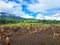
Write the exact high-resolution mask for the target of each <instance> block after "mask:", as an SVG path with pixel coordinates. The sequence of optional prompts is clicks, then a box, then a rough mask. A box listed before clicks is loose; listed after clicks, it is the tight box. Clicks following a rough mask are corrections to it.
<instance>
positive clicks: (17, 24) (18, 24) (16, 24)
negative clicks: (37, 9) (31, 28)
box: [0, 23, 60, 26]
mask: <svg viewBox="0 0 60 45" xmlns="http://www.w3.org/2000/svg"><path fill="white" fill-rule="evenodd" d="M30 24H38V25H41V24H42V23H15V24H2V25H0V26H5V25H6V26H21V25H30ZM49 25H50V24H43V26H49ZM55 25H56V26H60V24H55Z"/></svg>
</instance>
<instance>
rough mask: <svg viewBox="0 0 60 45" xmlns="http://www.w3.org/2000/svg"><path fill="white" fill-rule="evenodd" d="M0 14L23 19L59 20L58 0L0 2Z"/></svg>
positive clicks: (2, 0)
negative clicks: (9, 14)
mask: <svg viewBox="0 0 60 45" xmlns="http://www.w3.org/2000/svg"><path fill="white" fill-rule="evenodd" d="M0 12H7V13H11V14H15V15H16V16H20V17H23V18H35V19H46V20H60V0H0Z"/></svg>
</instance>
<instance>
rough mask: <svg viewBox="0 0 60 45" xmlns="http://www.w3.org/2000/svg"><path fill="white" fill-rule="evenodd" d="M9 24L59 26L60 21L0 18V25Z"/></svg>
mask: <svg viewBox="0 0 60 45" xmlns="http://www.w3.org/2000/svg"><path fill="white" fill-rule="evenodd" d="M9 23H43V24H60V20H38V19H20V20H15V19H11V18H0V24H9Z"/></svg>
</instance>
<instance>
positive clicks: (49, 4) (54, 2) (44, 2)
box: [26, 0, 60, 12]
mask: <svg viewBox="0 0 60 45" xmlns="http://www.w3.org/2000/svg"><path fill="white" fill-rule="evenodd" d="M38 2H39V3H33V4H26V5H27V6H28V7H27V9H28V10H30V11H32V12H45V11H46V10H47V9H52V8H58V7H60V0H38Z"/></svg>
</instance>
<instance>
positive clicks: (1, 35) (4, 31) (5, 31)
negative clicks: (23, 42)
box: [0, 24, 60, 45]
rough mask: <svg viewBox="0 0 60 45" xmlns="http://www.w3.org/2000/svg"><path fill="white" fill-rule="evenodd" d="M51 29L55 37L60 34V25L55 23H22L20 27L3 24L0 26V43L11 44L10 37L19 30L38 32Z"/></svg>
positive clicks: (0, 44) (3, 44)
mask: <svg viewBox="0 0 60 45" xmlns="http://www.w3.org/2000/svg"><path fill="white" fill-rule="evenodd" d="M46 30H47V32H48V31H51V32H50V33H52V34H53V39H55V38H56V37H57V36H60V27H59V26H55V25H50V26H43V25H38V24H30V25H27V26H26V25H21V26H19V27H17V26H12V27H9V26H3V27H0V45H10V37H11V36H12V35H13V34H14V33H16V32H17V31H20V32H22V33H30V34H34V33H38V32H41V31H46Z"/></svg>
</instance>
